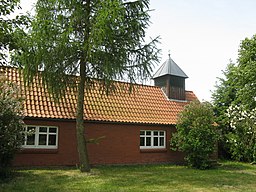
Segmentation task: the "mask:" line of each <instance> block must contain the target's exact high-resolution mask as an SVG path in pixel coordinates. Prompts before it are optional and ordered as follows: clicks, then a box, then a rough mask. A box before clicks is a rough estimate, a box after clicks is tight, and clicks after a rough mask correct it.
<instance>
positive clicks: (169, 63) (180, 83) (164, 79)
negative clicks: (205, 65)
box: [153, 56, 188, 101]
mask: <svg viewBox="0 0 256 192" xmlns="http://www.w3.org/2000/svg"><path fill="white" fill-rule="evenodd" d="M186 78H188V76H187V75H186V74H185V73H184V72H183V70H182V69H181V68H180V67H179V66H178V65H177V64H176V63H175V62H174V61H173V60H172V59H171V57H170V56H169V58H168V59H167V60H166V61H165V62H164V63H163V64H162V65H161V66H160V68H159V69H158V70H157V71H156V73H155V75H154V76H153V79H154V81H155V86H159V87H161V88H162V90H163V91H164V93H165V94H166V96H167V97H168V98H169V99H174V100H183V101H184V100H186V94H185V79H186Z"/></svg>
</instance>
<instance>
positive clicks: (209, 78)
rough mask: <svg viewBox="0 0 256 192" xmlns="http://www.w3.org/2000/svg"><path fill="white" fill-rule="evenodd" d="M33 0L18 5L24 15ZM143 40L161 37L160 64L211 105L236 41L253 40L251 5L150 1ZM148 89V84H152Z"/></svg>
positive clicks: (244, 0) (247, 1)
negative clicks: (181, 75)
mask: <svg viewBox="0 0 256 192" xmlns="http://www.w3.org/2000/svg"><path fill="white" fill-rule="evenodd" d="M34 2H35V0H21V6H22V8H23V9H24V11H30V10H31V4H32V3H34ZM150 8H151V9H154V11H152V12H151V13H150V14H151V22H152V24H151V26H150V27H149V29H148V36H150V37H156V36H158V35H159V36H160V37H161V44H159V48H160V49H162V55H161V57H162V59H161V62H160V63H159V65H158V66H156V67H155V70H157V68H158V67H159V66H160V65H161V64H162V63H163V62H164V61H165V60H166V59H167V58H168V51H169V50H170V53H171V57H172V59H173V60H174V61H175V62H176V63H177V64H178V65H179V66H180V67H181V68H182V69H183V70H184V72H185V73H186V74H187V75H188V76H189V78H188V79H187V80H186V89H187V90H191V91H194V92H195V94H196V95H197V96H198V97H199V99H200V100H207V101H210V100H211V90H214V85H215V84H216V81H217V77H222V72H221V71H222V70H225V68H226V66H227V64H228V63H229V60H230V59H231V60H233V61H236V59H237V52H238V49H239V44H240V42H241V40H243V39H245V38H246V37H249V38H250V37H252V36H253V35H254V34H256V21H255V19H256V11H255V8H256V1H255V0H151V1H150ZM151 83H152V82H151Z"/></svg>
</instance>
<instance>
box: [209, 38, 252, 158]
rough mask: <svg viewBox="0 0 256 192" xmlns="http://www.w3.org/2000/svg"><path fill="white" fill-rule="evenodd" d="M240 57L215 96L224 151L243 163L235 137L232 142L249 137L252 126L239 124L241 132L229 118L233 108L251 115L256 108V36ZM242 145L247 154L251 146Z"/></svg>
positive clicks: (245, 42)
mask: <svg viewBox="0 0 256 192" xmlns="http://www.w3.org/2000/svg"><path fill="white" fill-rule="evenodd" d="M238 56H239V57H238V60H237V63H236V64H229V65H228V67H227V70H226V71H225V72H224V76H225V78H220V79H219V80H220V81H219V85H218V86H217V87H216V90H215V91H214V93H213V104H214V110H215V113H216V116H217V120H216V122H217V123H218V125H219V129H220V132H221V140H220V150H222V151H224V152H225V153H226V154H227V153H228V155H232V157H233V158H235V159H241V160H242V159H244V157H241V158H238V156H237V155H234V151H237V147H235V144H234V143H232V142H231V137H233V139H232V141H234V140H236V139H235V138H242V137H244V138H247V135H246V129H248V123H245V122H239V124H240V125H241V126H239V127H240V128H241V129H240V128H238V127H237V129H236V130H234V129H233V128H231V126H230V122H231V121H232V119H230V117H228V116H227V115H226V112H227V109H228V108H229V107H230V106H232V105H237V106H238V107H239V106H240V107H242V108H243V110H244V111H247V112H248V111H250V110H253V109H255V107H256V97H255V92H256V75H255V74H256V35H254V36H253V37H252V38H246V39H244V40H243V41H242V42H241V44H240V49H239V52H238ZM237 116H239V115H237ZM238 130H240V131H238ZM244 131H245V132H244ZM241 134H244V135H243V136H242V135H241ZM227 141H229V142H227ZM239 146H240V148H241V149H240V151H241V152H243V150H245V151H246V147H247V146H243V145H242V144H239ZM245 151H244V152H245ZM229 152H231V153H232V154H230V153H229ZM236 153H237V152H236ZM239 153H240V152H239ZM225 157H227V155H226V156H225ZM246 161H248V160H246Z"/></svg>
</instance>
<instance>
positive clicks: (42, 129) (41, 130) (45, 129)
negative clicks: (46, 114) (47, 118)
mask: <svg viewBox="0 0 256 192" xmlns="http://www.w3.org/2000/svg"><path fill="white" fill-rule="evenodd" d="M39 132H43V133H47V127H40V128H39Z"/></svg>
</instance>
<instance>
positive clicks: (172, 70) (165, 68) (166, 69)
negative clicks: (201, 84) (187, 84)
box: [153, 54, 188, 79]
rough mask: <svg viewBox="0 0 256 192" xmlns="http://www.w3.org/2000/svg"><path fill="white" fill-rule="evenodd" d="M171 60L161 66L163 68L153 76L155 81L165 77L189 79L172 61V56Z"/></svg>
mask: <svg viewBox="0 0 256 192" xmlns="http://www.w3.org/2000/svg"><path fill="white" fill-rule="evenodd" d="M168 55H169V58H168V59H167V60H166V61H165V62H164V63H163V64H162V65H161V67H160V68H159V69H158V70H157V71H156V73H155V74H154V75H153V79H155V78H158V77H161V76H164V75H173V76H177V77H183V78H188V76H187V75H186V74H185V73H184V71H183V70H182V69H181V68H180V67H179V66H178V65H177V64H176V63H175V62H174V61H173V60H172V59H171V57H170V54H168Z"/></svg>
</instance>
